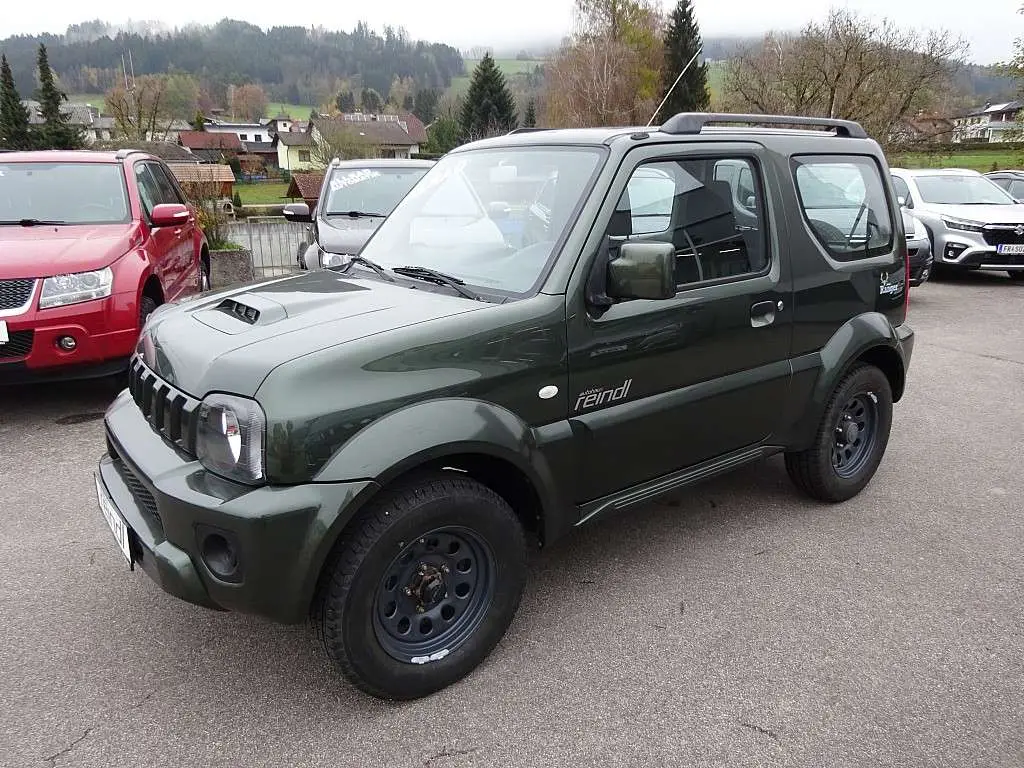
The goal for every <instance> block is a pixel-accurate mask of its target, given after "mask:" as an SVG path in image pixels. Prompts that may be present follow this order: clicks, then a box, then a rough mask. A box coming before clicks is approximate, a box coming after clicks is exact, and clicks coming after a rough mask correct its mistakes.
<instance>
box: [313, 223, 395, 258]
mask: <svg viewBox="0 0 1024 768" xmlns="http://www.w3.org/2000/svg"><path fill="white" fill-rule="evenodd" d="M382 221H384V219H380V218H375V217H374V218H371V217H363V218H358V219H355V218H351V217H347V216H345V217H343V216H332V217H331V218H329V219H320V221H319V222H317V235H318V240H319V242H320V247H321V248H322V249H323V250H325V251H327V252H328V253H359V251H360V250H361V249H362V247H363V246H364V245H366V241H367V240H369V239H370V235H372V234H373V233H374V232H375V231H376V230H377V227H379V226H380V223H381V222H382Z"/></svg>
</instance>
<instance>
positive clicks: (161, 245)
mask: <svg viewBox="0 0 1024 768" xmlns="http://www.w3.org/2000/svg"><path fill="white" fill-rule="evenodd" d="M160 171H161V169H160V167H159V166H158V165H156V164H155V163H152V162H140V163H136V164H135V180H136V182H137V183H138V187H139V197H140V198H141V200H142V207H143V210H144V211H145V214H146V217H147V219H148V218H149V215H150V214H151V213H152V212H153V208H154V207H156V206H157V205H160V204H161V203H175V202H178V200H177V198H176V196H173V195H171V196H169V195H168V187H167V182H166V179H165V178H162V177H161V176H158V175H157V174H158V172H160ZM193 226H194V225H193ZM150 227H151V228H150V232H151V237H152V241H153V244H152V248H151V252H150V256H151V258H152V260H153V271H154V272H155V273H156V275H157V278H158V279H159V280H160V286H161V288H162V289H163V292H164V298H165V299H166V300H167V301H173V300H174V299H176V298H178V297H179V296H180V294H181V292H182V281H183V274H182V261H183V255H182V254H183V251H184V250H185V249H186V248H187V249H188V250H189V251H191V247H192V238H191V235H190V234H186V233H187V230H188V227H187V226H185V225H175V226H173V227H154V226H152V225H150ZM186 238H187V239H186Z"/></svg>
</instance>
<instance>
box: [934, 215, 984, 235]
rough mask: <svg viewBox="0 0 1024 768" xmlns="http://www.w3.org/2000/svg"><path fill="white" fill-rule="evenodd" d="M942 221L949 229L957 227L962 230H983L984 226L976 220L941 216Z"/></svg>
mask: <svg viewBox="0 0 1024 768" xmlns="http://www.w3.org/2000/svg"><path fill="white" fill-rule="evenodd" d="M942 223H943V224H945V225H946V226H947V227H949V228H950V229H959V230H961V231H963V232H983V231H984V230H985V226H984V225H983V224H982V223H981V222H978V221H967V220H965V219H950V218H947V217H945V216H943V217H942Z"/></svg>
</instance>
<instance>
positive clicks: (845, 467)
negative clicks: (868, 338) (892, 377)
mask: <svg viewBox="0 0 1024 768" xmlns="http://www.w3.org/2000/svg"><path fill="white" fill-rule="evenodd" d="M891 427H892V388H891V387H890V385H889V379H888V378H886V376H885V374H884V373H882V371H881V370H879V369H878V368H876V367H875V366H873V365H865V364H861V365H858V366H856V367H855V368H854V369H853V370H851V371H850V372H849V373H848V374H846V376H844V377H843V379H842V381H840V382H839V385H838V386H837V387H836V389H835V390H834V391H833V393H832V397H831V398H830V400H829V403H828V406H827V407H826V408H825V413H824V415H823V416H822V420H821V423H820V424H819V426H818V432H817V435H816V436H815V439H814V444H813V445H812V446H811V447H810V448H808V449H807V450H804V451H799V452H791V453H787V454H786V470H787V471H788V473H789V476H790V478H791V479H792V480H793V483H794V484H795V485H796V486H797V487H798V488H799V489H800V490H802V491H803V492H804V493H806V494H807V495H809V496H811V497H812V498H815V499H819V500H821V501H830V502H840V501H846V500H847V499H850V498H853V497H854V496H856V495H857V494H858V493H860V492H861V491H862V490H863V489H864V486H866V485H867V484H868V483H869V482H870V481H871V478H872V477H874V474H875V471H876V470H877V469H878V465H879V464H880V463H881V461H882V456H883V455H884V454H885V449H886V446H887V445H888V443H889V431H890V429H891Z"/></svg>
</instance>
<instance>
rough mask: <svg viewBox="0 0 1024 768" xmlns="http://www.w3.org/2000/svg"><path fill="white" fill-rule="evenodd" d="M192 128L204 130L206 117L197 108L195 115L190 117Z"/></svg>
mask: <svg viewBox="0 0 1024 768" xmlns="http://www.w3.org/2000/svg"><path fill="white" fill-rule="evenodd" d="M192 130H193V131H200V132H201V131H205V130H206V118H205V117H204V116H203V113H202V112H201V111H198V110H197V111H196V116H195V117H193V118H192Z"/></svg>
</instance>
